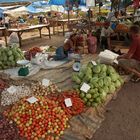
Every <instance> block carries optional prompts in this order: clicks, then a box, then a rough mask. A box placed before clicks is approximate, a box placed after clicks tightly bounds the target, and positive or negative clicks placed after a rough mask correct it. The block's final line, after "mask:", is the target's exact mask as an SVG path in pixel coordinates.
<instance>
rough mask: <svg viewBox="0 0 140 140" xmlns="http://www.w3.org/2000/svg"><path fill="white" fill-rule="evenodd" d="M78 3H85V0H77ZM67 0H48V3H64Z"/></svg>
mask: <svg viewBox="0 0 140 140" xmlns="http://www.w3.org/2000/svg"><path fill="white" fill-rule="evenodd" d="M69 1H70V2H72V1H73V2H74V1H76V0H69ZM77 1H78V3H79V5H86V0H77ZM66 2H67V0H50V1H49V4H50V5H65V4H66Z"/></svg>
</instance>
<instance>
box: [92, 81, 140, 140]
mask: <svg viewBox="0 0 140 140" xmlns="http://www.w3.org/2000/svg"><path fill="white" fill-rule="evenodd" d="M139 87H140V83H137V84H134V83H131V82H129V83H127V84H125V86H124V87H123V88H122V89H121V91H120V92H119V94H118V97H117V99H116V100H113V101H111V102H110V103H109V104H108V106H107V112H106V113H105V118H106V119H105V121H104V122H103V123H102V125H101V127H100V129H98V130H97V132H96V133H95V135H94V137H93V138H92V140H140V88H139Z"/></svg>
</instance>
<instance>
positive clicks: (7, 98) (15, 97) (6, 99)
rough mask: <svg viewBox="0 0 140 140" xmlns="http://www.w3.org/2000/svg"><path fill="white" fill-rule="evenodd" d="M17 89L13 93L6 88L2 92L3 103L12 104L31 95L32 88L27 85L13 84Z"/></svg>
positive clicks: (3, 104)
mask: <svg viewBox="0 0 140 140" xmlns="http://www.w3.org/2000/svg"><path fill="white" fill-rule="evenodd" d="M13 87H14V88H15V89H16V91H15V92H13V93H9V92H8V91H7V89H5V90H4V91H3V92H2V93H1V105H2V106H6V105H11V104H13V103H15V102H17V101H19V100H20V99H21V98H23V97H26V96H30V95H31V90H30V88H29V87H27V86H24V85H22V86H13Z"/></svg>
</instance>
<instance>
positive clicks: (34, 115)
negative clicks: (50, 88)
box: [5, 96, 68, 140]
mask: <svg viewBox="0 0 140 140" xmlns="http://www.w3.org/2000/svg"><path fill="white" fill-rule="evenodd" d="M36 99H37V101H36V102H34V103H29V102H28V101H27V98H24V99H22V100H21V101H20V102H19V103H17V104H15V105H14V106H13V107H12V109H11V110H10V112H7V113H5V115H7V116H8V117H9V118H11V119H12V120H13V121H15V123H16V124H17V127H18V129H19V134H20V136H21V137H23V138H26V139H27V140H31V139H34V140H38V139H46V140H52V139H55V140H58V139H59V136H61V135H62V134H63V132H64V130H65V128H67V127H68V125H67V122H68V117H67V115H66V114H65V111H64V110H62V108H61V107H60V106H59V105H58V104H57V103H56V102H55V101H53V100H49V99H47V98H44V97H42V96H36Z"/></svg>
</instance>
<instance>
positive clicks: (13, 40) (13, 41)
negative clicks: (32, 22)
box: [8, 32, 19, 44]
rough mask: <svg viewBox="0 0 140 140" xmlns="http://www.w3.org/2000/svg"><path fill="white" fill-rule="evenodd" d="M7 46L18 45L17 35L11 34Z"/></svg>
mask: <svg viewBox="0 0 140 140" xmlns="http://www.w3.org/2000/svg"><path fill="white" fill-rule="evenodd" d="M8 43H9V44H16V43H17V44H18V43H19V38H18V35H17V34H16V33H15V32H13V33H11V35H10V36H9V42H8Z"/></svg>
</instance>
